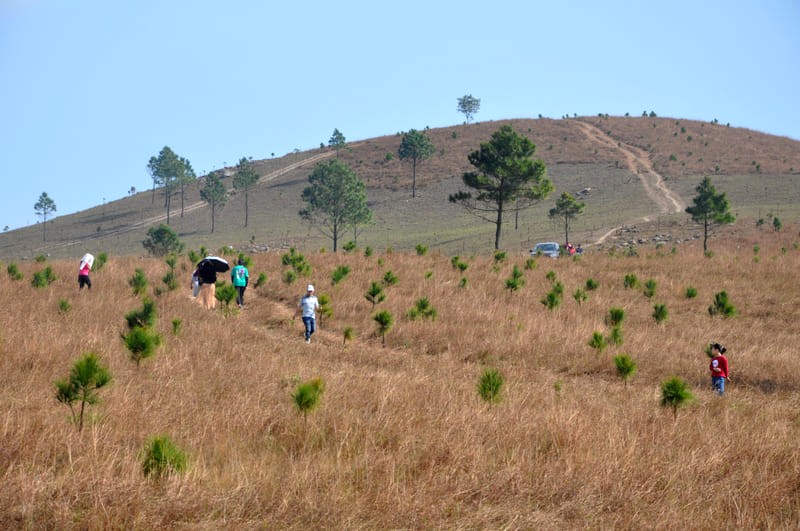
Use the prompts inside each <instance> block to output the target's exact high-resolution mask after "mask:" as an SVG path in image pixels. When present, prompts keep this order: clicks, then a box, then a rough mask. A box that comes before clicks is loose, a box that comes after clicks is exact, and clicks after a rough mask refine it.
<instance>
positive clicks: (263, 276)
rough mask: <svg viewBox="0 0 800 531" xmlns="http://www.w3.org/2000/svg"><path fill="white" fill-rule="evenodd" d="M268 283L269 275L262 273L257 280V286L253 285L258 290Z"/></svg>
mask: <svg viewBox="0 0 800 531" xmlns="http://www.w3.org/2000/svg"><path fill="white" fill-rule="evenodd" d="M266 283H267V274H266V273H264V272H261V273H259V274H258V278H257V279H256V282H255V284H253V287H256V288H257V287H259V286H263V285H264V284H266Z"/></svg>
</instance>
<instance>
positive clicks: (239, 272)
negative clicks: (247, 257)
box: [231, 258, 250, 308]
mask: <svg viewBox="0 0 800 531" xmlns="http://www.w3.org/2000/svg"><path fill="white" fill-rule="evenodd" d="M249 281H250V272H249V271H247V268H246V267H245V266H244V260H242V259H241V258H240V259H239V262H238V263H237V265H235V266H234V267H233V269H231V283H232V284H233V287H235V288H236V304H238V305H239V308H244V290H246V289H247V284H248V282H249Z"/></svg>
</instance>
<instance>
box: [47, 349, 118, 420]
mask: <svg viewBox="0 0 800 531" xmlns="http://www.w3.org/2000/svg"><path fill="white" fill-rule="evenodd" d="M109 382H111V373H110V372H109V371H108V368H107V367H105V366H103V365H101V364H100V360H99V359H98V358H97V355H96V354H95V353H93V352H88V353H86V354H85V355H84V356H83V357H82V358H80V359H79V360H78V361H76V362H75V364H74V365H73V366H72V369H71V370H70V373H69V377H68V378H66V379H63V380H57V381H56V382H55V383H54V385H55V387H56V400H58V401H59V402H61V403H62V404H66V405H67V406H69V410H70V413H71V414H72V420H73V422H75V421H77V422H78V431H81V430H83V414H84V412H85V410H86V406H87V405H93V404H96V403H97V402H98V401H99V398H98V396H97V390H98V389H100V388H102V387H105V386H106V385H107V384H108V383H109ZM75 402H79V403H80V409H79V410H78V411H77V412H76V411H75V408H74V406H73V403H75Z"/></svg>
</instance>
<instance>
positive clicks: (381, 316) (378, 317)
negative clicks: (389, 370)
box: [372, 310, 394, 346]
mask: <svg viewBox="0 0 800 531" xmlns="http://www.w3.org/2000/svg"><path fill="white" fill-rule="evenodd" d="M372 319H373V320H374V321H375V322H376V323H378V333H379V334H380V335H381V345H383V346H386V334H387V333H388V332H389V330H391V328H392V324H394V317H393V316H392V314H391V313H389V312H388V311H386V310H383V311H381V312H378V313H376V314H375V315H374V316H372Z"/></svg>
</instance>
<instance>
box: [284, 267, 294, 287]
mask: <svg viewBox="0 0 800 531" xmlns="http://www.w3.org/2000/svg"><path fill="white" fill-rule="evenodd" d="M281 278H282V279H283V282H284V284H287V285H290V286H291V285H292V284H294V283H295V281H296V280H297V273H295V272H294V270H292V269H287V270H286V271H284V272H283V276H282V277H281Z"/></svg>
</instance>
